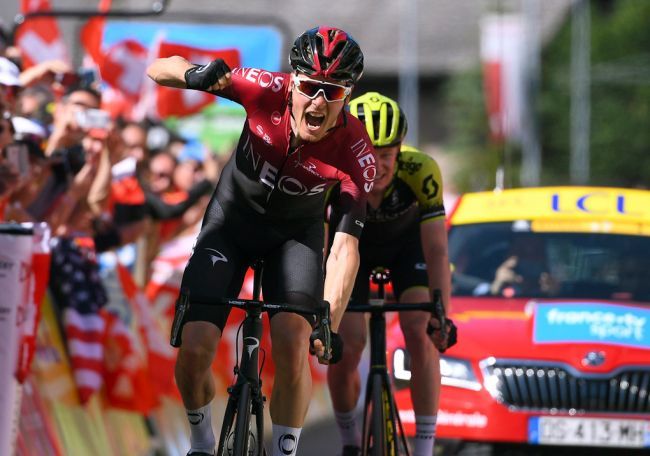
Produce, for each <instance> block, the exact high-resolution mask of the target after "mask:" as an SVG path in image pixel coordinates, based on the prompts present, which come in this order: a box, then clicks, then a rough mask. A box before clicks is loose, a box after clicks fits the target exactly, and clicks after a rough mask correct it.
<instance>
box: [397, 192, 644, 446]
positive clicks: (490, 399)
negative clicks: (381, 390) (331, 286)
mask: <svg viewBox="0 0 650 456" xmlns="http://www.w3.org/2000/svg"><path fill="white" fill-rule="evenodd" d="M449 254H450V262H451V266H452V271H453V278H452V286H453V300H452V312H451V315H450V316H451V318H452V319H453V320H454V321H455V323H456V325H457V326H458V333H459V342H458V344H457V345H456V346H454V347H453V348H452V349H450V350H448V351H447V352H446V353H445V354H444V355H443V356H442V358H441V362H440V366H441V371H442V383H443V386H442V391H441V398H440V410H439V413H438V428H437V429H438V430H437V437H438V438H439V439H452V440H454V441H458V440H460V441H472V442H487V443H498V442H509V443H518V444H532V445H563V446H573V445H575V446H586V447H614V448H627V449H632V448H638V449H643V448H646V449H649V450H648V451H650V191H643V190H628V189H620V188H593V187H549V188H529V189H517V190H505V191H501V192H482V193H472V194H467V195H464V196H463V197H461V198H460V200H459V201H458V202H457V204H456V207H455V209H454V210H453V211H452V213H451V215H450V217H449ZM388 331H389V336H388V341H389V359H390V360H391V361H392V365H391V372H392V376H393V380H394V382H395V386H396V390H397V392H396V399H397V403H398V408H399V409H400V416H401V418H402V421H403V423H404V424H405V427H406V430H407V433H409V434H412V433H413V431H414V414H413V411H412V408H411V405H410V404H411V401H410V394H409V390H408V388H407V386H408V381H409V378H410V371H409V356H408V353H407V352H406V350H405V348H404V342H403V338H402V335H401V333H400V329H399V324H398V323H397V320H396V319H395V320H393V321H392V323H391V324H390V325H389V329H388ZM627 451H628V450H625V452H623V453H617V454H627Z"/></svg>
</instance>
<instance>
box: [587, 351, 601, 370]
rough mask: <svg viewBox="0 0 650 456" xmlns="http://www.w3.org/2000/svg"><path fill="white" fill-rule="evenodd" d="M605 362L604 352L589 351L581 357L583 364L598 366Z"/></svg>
mask: <svg viewBox="0 0 650 456" xmlns="http://www.w3.org/2000/svg"><path fill="white" fill-rule="evenodd" d="M604 362H605V353H603V352H601V351H600V352H595V351H591V352H589V353H587V354H586V355H585V357H584V358H582V365H583V366H591V367H598V366H601V365H602V364H603V363H604Z"/></svg>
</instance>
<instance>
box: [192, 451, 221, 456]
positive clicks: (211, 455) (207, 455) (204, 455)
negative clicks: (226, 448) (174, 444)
mask: <svg viewBox="0 0 650 456" xmlns="http://www.w3.org/2000/svg"><path fill="white" fill-rule="evenodd" d="M215 454H216V453H215V452H214V451H213V452H212V453H204V452H203V451H192V450H190V451H188V453H187V456H214V455H215Z"/></svg>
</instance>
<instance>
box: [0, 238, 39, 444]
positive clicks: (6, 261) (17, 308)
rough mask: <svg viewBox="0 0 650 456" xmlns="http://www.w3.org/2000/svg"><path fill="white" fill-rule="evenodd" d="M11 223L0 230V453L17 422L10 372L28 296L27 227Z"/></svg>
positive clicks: (29, 241)
mask: <svg viewBox="0 0 650 456" xmlns="http://www.w3.org/2000/svg"><path fill="white" fill-rule="evenodd" d="M4 227H7V225H5V226H4ZM12 227H14V226H13V225H12ZM12 227H9V230H6V231H5V230H2V231H0V290H2V299H0V334H2V343H1V344H0V454H13V449H14V439H15V431H16V424H17V423H16V422H15V421H14V418H15V417H16V416H17V409H18V407H20V403H19V396H18V389H19V385H18V383H17V381H16V378H15V375H14V373H15V370H16V361H17V358H18V345H19V341H20V333H19V329H20V328H19V323H20V321H21V319H22V314H23V313H24V308H23V307H24V303H26V302H27V301H28V300H29V284H30V273H29V271H30V268H31V257H32V236H31V230H26V229H20V227H14V229H12Z"/></svg>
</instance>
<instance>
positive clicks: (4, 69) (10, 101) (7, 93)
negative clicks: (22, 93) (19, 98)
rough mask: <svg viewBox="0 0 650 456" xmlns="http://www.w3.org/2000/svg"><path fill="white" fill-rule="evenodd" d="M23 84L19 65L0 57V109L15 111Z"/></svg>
mask: <svg viewBox="0 0 650 456" xmlns="http://www.w3.org/2000/svg"><path fill="white" fill-rule="evenodd" d="M21 85H22V84H21V83H20V70H19V69H18V67H17V66H16V65H15V64H14V63H13V62H12V61H11V60H9V59H7V58H5V57H0V110H2V111H3V112H4V111H12V112H13V108H14V103H15V101H16V94H17V93H18V90H19V89H20V87H21Z"/></svg>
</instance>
